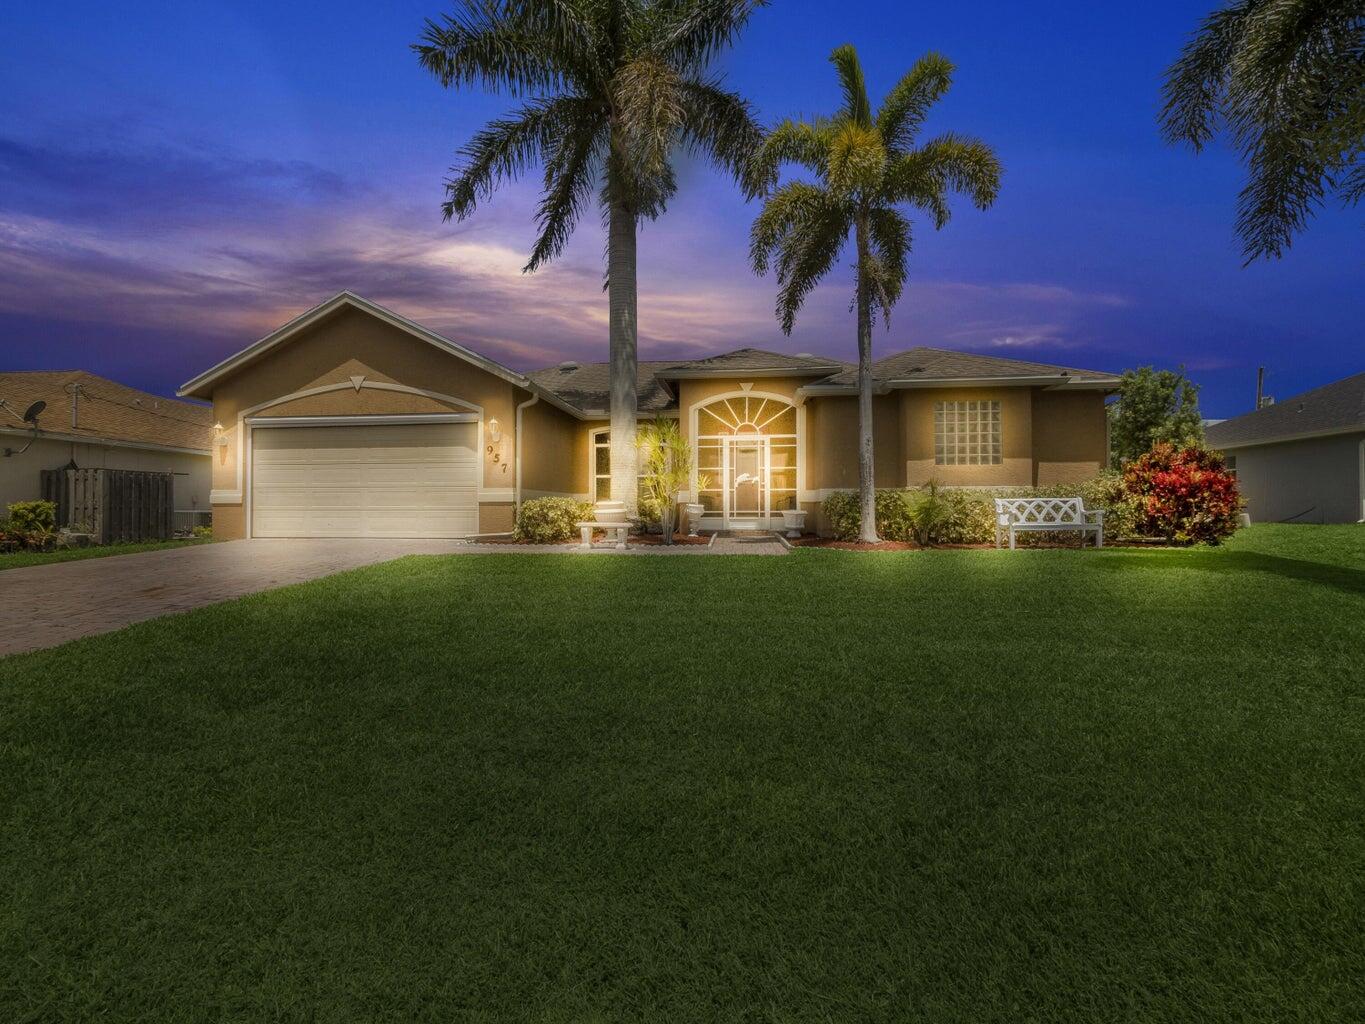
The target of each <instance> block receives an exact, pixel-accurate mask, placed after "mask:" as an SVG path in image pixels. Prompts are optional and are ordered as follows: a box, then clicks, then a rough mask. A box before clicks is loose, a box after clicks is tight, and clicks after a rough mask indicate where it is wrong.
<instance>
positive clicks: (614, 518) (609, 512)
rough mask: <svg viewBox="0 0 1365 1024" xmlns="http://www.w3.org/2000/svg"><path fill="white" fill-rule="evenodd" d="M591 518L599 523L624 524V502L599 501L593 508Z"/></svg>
mask: <svg viewBox="0 0 1365 1024" xmlns="http://www.w3.org/2000/svg"><path fill="white" fill-rule="evenodd" d="M593 518H594V519H596V520H597V521H598V522H599V523H624V522H625V521H626V503H625V502H624V501H599V502H598V503H597V504H596V505H595V506H593Z"/></svg>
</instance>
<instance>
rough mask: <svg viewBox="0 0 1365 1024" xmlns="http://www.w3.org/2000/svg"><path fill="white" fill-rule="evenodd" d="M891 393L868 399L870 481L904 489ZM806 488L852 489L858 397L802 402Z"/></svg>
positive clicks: (855, 478) (855, 468) (855, 479)
mask: <svg viewBox="0 0 1365 1024" xmlns="http://www.w3.org/2000/svg"><path fill="white" fill-rule="evenodd" d="M898 410H899V399H898V397H897V396H896V395H875V396H873V398H872V477H873V480H874V481H875V483H876V485H877V486H878V487H904V486H905V474H904V471H903V469H902V465H901V440H900V430H899V420H898ZM806 433H807V438H808V443H807V455H806V487H807V488H808V489H810V490H814V491H829V490H843V489H845V488H851V487H857V486H858V399H857V398H856V397H847V398H845V397H842V396H840V397H832V398H812V399H811V400H810V401H808V402H807V403H806Z"/></svg>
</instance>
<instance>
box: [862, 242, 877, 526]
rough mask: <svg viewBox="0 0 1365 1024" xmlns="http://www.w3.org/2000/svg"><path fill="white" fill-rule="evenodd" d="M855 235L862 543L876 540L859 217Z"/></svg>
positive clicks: (867, 290) (867, 296) (867, 306)
mask: <svg viewBox="0 0 1365 1024" xmlns="http://www.w3.org/2000/svg"><path fill="white" fill-rule="evenodd" d="M856 230H857V236H858V497H859V504H860V505H861V506H862V531H861V533H860V535H859V537H858V539H859V540H860V541H862V542H863V543H864V544H876V543H878V542H879V541H880V538H879V537H878V536H877V485H876V481H875V479H874V477H873V461H872V290H871V287H870V285H869V283H868V280H867V277H866V275H865V274H864V273H863V268H864V267H865V266H866V265H867V260H868V258H869V255H870V253H869V248H868V241H867V221H866V220H865V219H864V218H861V217H860V218H859V219H858V222H857V227H856Z"/></svg>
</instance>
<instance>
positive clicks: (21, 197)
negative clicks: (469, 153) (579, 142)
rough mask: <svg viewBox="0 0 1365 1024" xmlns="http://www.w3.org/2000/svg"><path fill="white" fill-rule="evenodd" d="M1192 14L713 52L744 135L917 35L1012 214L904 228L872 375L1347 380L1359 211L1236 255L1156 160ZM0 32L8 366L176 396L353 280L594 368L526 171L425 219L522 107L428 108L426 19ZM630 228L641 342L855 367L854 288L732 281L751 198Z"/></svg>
mask: <svg viewBox="0 0 1365 1024" xmlns="http://www.w3.org/2000/svg"><path fill="white" fill-rule="evenodd" d="M1210 2H1211V0H1198V2H1174V0H1172V2H1159V3H1151V4H1148V5H1145V6H1144V7H1143V8H1141V9H1140V10H1137V11H1135V9H1133V8H1131V7H1121V6H1118V5H1115V6H1113V7H1111V5H1095V4H1092V3H1069V2H1057V3H1050V4H1047V5H1042V6H1041V7H1040V6H1039V5H1026V4H1018V3H1015V2H1009V3H1004V2H1002V3H975V4H969V5H956V6H954V5H948V7H947V8H944V7H940V8H936V9H921V8H919V7H918V6H916V5H908V4H904V3H864V4H859V5H851V6H850V5H844V6H842V7H840V8H839V9H838V16H837V17H833V16H832V15H831V7H830V5H829V4H828V3H818V2H814V0H811V2H799V0H776V2H775V3H774V4H773V5H772V6H771V7H770V8H768V9H767V10H765V11H762V12H760V13H759V14H758V15H757V17H756V18H755V20H754V23H753V25H752V27H751V29H750V31H749V32H748V34H747V35H746V36H745V37H744V38H743V40H742V41H741V43H740V45H739V46H738V47H737V48H736V49H735V51H734V52H733V53H732V54H730V55H729V56H728V57H727V58H726V59H725V61H724V62H723V64H722V65H721V70H723V71H724V72H725V73H726V75H727V76H728V81H729V82H730V84H731V85H732V86H733V87H735V88H737V89H739V90H740V91H741V92H743V93H744V94H745V95H747V96H748V97H749V98H750V99H751V100H752V101H753V102H754V104H755V106H756V108H757V110H758V112H759V114H760V116H761V117H762V118H763V119H764V120H765V121H771V120H773V119H776V118H777V117H780V116H784V115H787V114H815V113H822V112H827V111H831V110H832V109H833V108H834V106H835V105H836V103H837V96H836V88H835V83H834V78H833V73H832V71H831V70H830V68H829V66H828V64H827V63H826V58H827V56H828V53H829V51H830V50H831V49H832V48H833V47H834V46H835V45H837V44H839V43H842V42H845V41H848V42H853V43H854V44H855V45H857V46H858V47H859V49H860V51H861V53H862V56H863V60H864V64H865V66H866V68H867V72H868V77H869V84H870V87H871V88H872V90H873V92H874V93H875V94H878V95H880V94H882V93H884V91H885V90H886V89H887V88H889V87H890V86H891V84H893V82H894V81H895V79H896V77H898V76H899V74H900V73H902V72H903V71H904V70H906V69H907V68H908V67H909V66H910V64H911V63H913V61H914V59H915V57H916V56H918V55H919V54H921V53H923V52H924V51H926V50H928V49H931V48H936V49H939V50H941V51H943V52H945V53H946V54H947V55H948V56H949V57H951V58H952V59H954V60H955V61H956V62H957V64H958V76H957V82H956V85H955V86H954V89H953V91H952V93H951V94H950V95H949V97H948V98H947V99H946V100H945V101H944V102H943V103H942V104H941V105H940V107H939V109H938V110H937V111H936V114H935V116H934V118H933V119H932V120H931V123H930V125H929V127H928V131H929V132H930V133H932V132H935V131H938V130H948V129H951V130H956V131H962V132H968V133H972V134H976V135H979V136H981V137H982V138H984V139H986V140H987V141H988V142H990V143H992V144H993V145H994V146H995V147H996V148H997V150H998V152H999V153H1000V155H1001V158H1002V160H1003V162H1004V165H1005V169H1006V170H1005V179H1004V187H1003V191H1002V195H1001V199H1000V201H999V203H998V204H997V205H996V207H995V208H994V209H992V210H991V211H989V212H987V213H979V212H976V211H974V210H972V209H970V208H969V207H968V206H966V205H965V204H961V203H959V204H958V206H957V214H956V216H955V218H954V220H953V221H952V223H950V224H949V225H948V227H947V228H946V229H944V230H943V231H942V232H934V231H933V230H932V228H931V226H930V225H928V224H927V223H922V222H921V223H919V224H918V225H917V226H918V231H917V235H916V246H915V254H914V259H913V264H912V279H911V283H910V287H909V289H908V291H907V294H906V298H905V299H904V300H903V301H902V303H901V305H900V306H899V308H898V309H897V312H896V315H895V316H894V318H893V320H892V324H891V329H890V330H889V331H882V330H879V331H878V334H877V337H876V339H875V345H876V349H877V352H878V354H879V355H884V354H889V353H891V352H894V351H897V350H899V349H902V348H906V347H909V346H911V345H920V344H922V345H937V346H942V347H947V348H962V349H967V350H971V351H976V352H985V353H992V354H999V355H1006V356H1010V355H1013V356H1017V357H1020V358H1027V359H1033V360H1040V361H1045V362H1059V363H1066V364H1070V365H1078V366H1083V367H1089V368H1095V369H1106V370H1122V369H1124V368H1126V367H1130V366H1134V365H1138V364H1143V363H1152V364H1156V365H1158V366H1174V365H1176V364H1179V363H1184V364H1185V365H1186V366H1187V368H1188V369H1189V372H1190V373H1191V375H1192V376H1193V377H1194V378H1195V379H1196V380H1197V381H1198V382H1199V383H1201V384H1202V385H1203V386H1204V402H1203V406H1204V411H1205V414H1206V415H1211V416H1226V415H1232V414H1235V413H1237V412H1241V411H1245V410H1246V409H1247V408H1248V407H1249V405H1250V402H1251V400H1252V394H1253V392H1254V386H1255V369H1256V366H1257V365H1258V364H1264V365H1266V366H1267V367H1268V369H1269V374H1270V376H1269V381H1270V390H1271V391H1272V392H1273V393H1276V394H1278V395H1279V396H1280V397H1287V396H1288V395H1289V394H1292V393H1294V392H1296V391H1301V390H1304V389H1306V388H1309V387H1313V386H1316V385H1319V384H1322V383H1326V382H1327V381H1329V380H1333V379H1336V378H1339V377H1343V376H1346V375H1347V374H1349V373H1353V372H1359V371H1360V370H1361V369H1362V368H1365V338H1363V337H1362V329H1361V324H1362V323H1365V273H1363V272H1365V260H1363V259H1362V251H1363V250H1362V246H1361V242H1362V233H1361V229H1362V217H1361V214H1360V211H1358V210H1357V211H1345V212H1343V211H1341V210H1340V209H1338V208H1335V207H1329V208H1327V209H1325V210H1324V211H1323V212H1322V213H1321V215H1320V216H1319V217H1318V218H1317V220H1316V221H1315V222H1314V224H1313V226H1312V227H1311V228H1310V230H1309V232H1308V233H1307V234H1306V235H1304V236H1303V237H1302V238H1301V239H1300V240H1299V242H1298V243H1296V245H1295V246H1294V248H1293V249H1292V250H1291V251H1290V253H1289V255H1288V256H1287V257H1286V258H1285V259H1284V260H1281V261H1278V262H1274V263H1262V264H1258V265H1255V266H1252V267H1250V268H1245V269H1244V268H1243V267H1242V266H1241V260H1240V257H1239V246H1238V243H1237V240H1236V238H1235V237H1234V235H1233V230H1232V224H1233V219H1234V215H1235V195H1236V191H1237V189H1238V187H1239V185H1240V182H1241V170H1240V168H1239V167H1238V165H1237V162H1236V160H1235V158H1234V157H1233V155H1232V154H1231V153H1229V152H1227V151H1226V150H1225V149H1215V150H1213V151H1211V152H1208V153H1205V154H1204V155H1202V156H1200V157H1195V156H1193V155H1191V154H1190V153H1188V152H1185V151H1182V150H1176V149H1171V148H1169V147H1166V146H1164V145H1163V144H1162V143H1161V141H1160V140H1159V138H1158V137H1157V132H1156V127H1155V113H1156V110H1157V107H1158V103H1159V88H1160V79H1161V73H1162V71H1163V68H1164V67H1165V65H1166V64H1168V63H1169V62H1170V60H1171V59H1172V58H1173V57H1174V56H1175V54H1176V52H1177V51H1178V48H1179V46H1180V44H1181V42H1182V40H1183V39H1184V38H1185V36H1186V35H1187V34H1188V32H1189V31H1190V30H1191V29H1192V28H1193V27H1194V26H1195V25H1196V24H1197V22H1198V21H1199V19H1200V17H1201V16H1202V15H1203V14H1205V13H1206V12H1207V10H1208V9H1209V6H1210ZM12 6H13V7H20V6H22V9H19V10H14V9H11V10H7V11H6V13H5V14H4V15H3V20H2V21H0V28H3V33H0V35H3V42H2V43H0V46H3V48H4V51H3V54H4V56H3V59H0V95H3V96H4V97H5V102H4V103H3V104H0V355H2V356H3V358H2V359H0V368H3V369H26V368H27V369H38V368H69V367H81V368H85V369H89V370H92V371H94V372H97V373H101V374H104V375H106V376H110V377H113V378H116V379H118V380H121V381H124V382H126V383H129V384H132V385H135V386H139V387H145V388H148V389H150V390H153V391H159V392H165V393H169V392H171V391H173V389H174V388H175V387H176V386H177V385H179V384H180V383H183V382H184V381H185V380H187V379H188V378H190V377H191V376H193V375H194V374H196V373H198V372H200V371H201V370H203V369H205V368H206V367H207V366H209V365H210V364H212V363H214V362H216V361H218V360H219V359H221V358H223V357H224V356H226V355H228V354H230V353H231V352H233V351H235V350H237V349H239V348H241V347H243V346H244V345H246V344H248V343H250V342H251V341H253V340H255V338H257V337H259V336H260V335H262V334H264V333H266V332H268V331H269V330H270V329H272V328H273V327H275V326H277V325H278V324H279V323H281V322H283V321H284V320H286V319H288V318H289V317H291V316H293V315H294V314H296V313H298V312H300V311H302V310H303V309H305V308H307V307H309V306H311V305H314V304H315V303H317V302H319V301H321V300H322V299H324V298H326V297H328V296H329V295H331V294H333V293H334V292H336V291H338V290H340V289H342V288H350V289H352V290H354V291H357V292H360V293H361V294H363V295H365V296H367V297H369V298H372V299H374V300H375V301H378V302H381V303H383V304H385V305H388V306H390V307H392V308H393V309H395V310H397V311H398V312H400V313H403V314H405V315H407V316H410V317H412V318H414V319H416V320H418V321H420V322H422V323H424V324H426V325H427V326H429V327H432V328H434V329H435V330H438V331H440V332H442V333H443V334H446V335H448V336H450V337H453V338H455V339H457V340H459V341H461V342H463V343H465V344H468V345H470V346H471V347H474V348H476V349H478V350H480V351H483V352H485V353H487V354H488V355H490V356H493V357H494V358H497V359H500V360H502V361H504V362H506V363H508V364H510V365H512V366H514V367H517V368H521V369H529V368H534V367H537V366H542V365H546V364H549V363H553V362H556V361H558V360H560V359H562V358H569V357H572V358H577V359H582V360H599V359H604V358H605V354H606V326H605V314H606V303H605V297H604V296H603V294H602V292H601V280H602V260H601V256H602V236H601V232H600V229H599V227H598V224H597V221H596V218H589V219H588V220H586V221H585V223H584V224H582V225H581V226H580V229H579V232H578V234H577V236H576V237H575V239H574V241H573V243H572V245H571V247H570V250H569V252H568V254H567V255H566V256H565V257H564V258H563V259H562V260H561V261H560V262H559V263H558V264H557V265H555V266H553V267H552V268H550V269H548V270H545V271H542V272H540V273H538V274H536V275H534V276H531V277H527V276H523V275H522V274H521V273H520V267H521V265H522V264H523V262H524V261H525V257H526V253H527V251H528V250H529V246H530V244H531V240H532V237H533V234H532V217H531V211H532V208H533V205H534V202H535V198H536V193H535V189H534V185H535V182H536V180H537V177H538V176H536V175H532V176H530V177H529V178H528V180H527V182H526V183H525V184H524V185H522V186H519V187H517V188H514V189H509V190H507V191H505V192H503V193H502V194H500V195H499V196H498V197H497V198H496V199H495V200H494V201H493V202H492V203H490V204H487V205H486V206H485V207H484V208H483V209H482V210H481V211H480V212H479V214H478V215H477V216H476V217H475V218H474V219H472V220H470V221H467V222H465V223H464V224H458V225H447V224H443V223H442V221H441V218H440V211H439V203H440V201H441V198H442V194H441V182H442V180H443V178H444V176H445V173H446V169H447V167H448V165H449V164H450V162H451V159H452V156H453V153H454V150H455V148H456V147H457V146H458V145H459V144H460V143H461V142H462V141H463V140H464V139H466V138H467V137H468V136H469V134H470V133H471V132H472V131H473V130H474V129H476V128H477V127H478V126H479V125H480V124H481V123H482V122H483V121H484V120H486V119H487V118H488V117H489V116H491V115H494V114H497V113H500V112H502V111H504V110H506V109H507V108H509V107H510V106H511V103H510V101H508V100H505V99H500V98H498V97H488V96H482V95H478V94H473V93H463V94H457V93H447V92H444V91H442V90H441V89H440V88H439V87H438V86H437V84H436V83H435V82H433V81H432V80H431V79H430V78H428V77H426V76H425V75H424V74H423V73H422V72H421V71H420V70H419V69H418V67H417V66H416V63H415V61H414V60H413V58H412V56H411V54H410V53H409V52H408V50H407V45H408V44H409V43H410V42H412V41H413V40H414V39H415V38H416V36H417V32H418V29H419V26H420V24H421V20H422V18H423V17H426V16H431V15H436V14H438V13H440V12H441V11H442V7H441V6H440V5H439V4H433V3H429V2H428V3H422V2H413V0H395V2H391V3H386V4H382V5H375V4H361V3H354V2H333V3H327V4H322V3H315V2H311V0H304V2H294V3H290V4H288V5H281V4H279V3H269V4H267V3H261V2H254V0H241V2H237V3H233V4H225V3H204V4H194V5H188V4H183V3H163V2H159V0H144V2H141V3H139V4H137V5H136V6H135V9H132V10H129V9H125V8H123V7H120V6H119V5H110V4H93V3H83V2H81V3H75V4H74V5H66V6H64V7H62V8H60V9H57V8H52V7H50V6H49V5H38V4H29V5H12ZM682 182H683V185H682V189H681V192H680V194H679V196H678V198H677V199H676V200H675V201H674V203H673V205H672V207H671V209H670V210H669V212H668V214H667V215H666V216H665V217H664V219H662V220H661V221H659V222H657V223H654V224H650V225H647V226H646V227H645V229H644V232H643V234H642V237H641V267H640V293H641V294H640V328H641V336H640V350H641V351H640V354H641V357H642V358H660V357H665V358H666V357H672V356H685V355H694V354H704V353H710V352H716V351H722V350H725V349H729V348H736V347H740V346H743V345H757V346H761V347H766V348H773V349H779V350H785V351H791V352H796V351H815V352H821V353H825V354H829V355H835V356H840V357H844V358H851V357H852V356H853V353H854V348H855V346H854V338H853V318H852V316H851V315H850V313H849V309H848V302H849V297H850V292H851V274H850V272H849V270H848V268H847V265H846V264H845V265H843V266H841V267H840V268H839V269H838V270H837V271H836V272H835V273H834V274H833V275H831V277H830V278H829V280H828V282H827V283H826V285H825V286H824V287H822V288H821V289H820V290H819V291H818V292H817V293H816V294H815V295H814V296H812V298H811V300H810V301H809V304H808V306H807V309H806V311H805V313H804V315H803V316H802V318H801V319H800V321H799V323H798V326H797V329H796V331H795V333H794V334H793V335H792V337H790V338H787V337H784V336H783V335H782V333H781V332H780V330H779V329H778V328H777V325H776V323H775V321H774V319H773V314H772V305H773V297H774V284H773V281H772V279H771V278H768V279H759V278H756V277H754V276H753V274H752V273H751V272H750V271H749V269H748V266H747V262H746V255H747V233H748V226H749V223H750V222H751V220H752V218H753V215H754V212H755V207H753V206H746V204H745V203H744V202H743V201H742V200H741V198H740V197H739V196H738V194H737V193H736V192H735V190H734V189H733V187H732V186H731V185H729V184H728V183H727V182H726V181H724V180H722V179H720V178H719V177H717V176H716V175H714V174H713V173H711V172H710V171H709V170H707V169H705V168H702V167H697V166H690V165H688V166H684V167H683V169H682Z"/></svg>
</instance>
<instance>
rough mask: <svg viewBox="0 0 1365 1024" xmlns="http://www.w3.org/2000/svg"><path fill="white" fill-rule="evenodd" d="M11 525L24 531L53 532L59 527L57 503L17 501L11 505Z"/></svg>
mask: <svg viewBox="0 0 1365 1024" xmlns="http://www.w3.org/2000/svg"><path fill="white" fill-rule="evenodd" d="M9 525H10V526H11V527H12V528H13V529H16V530H19V531H22V532H35V533H51V532H52V531H54V530H55V529H57V503H56V502H55V501H16V502H15V503H14V504H13V505H11V506H10V507H9Z"/></svg>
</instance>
